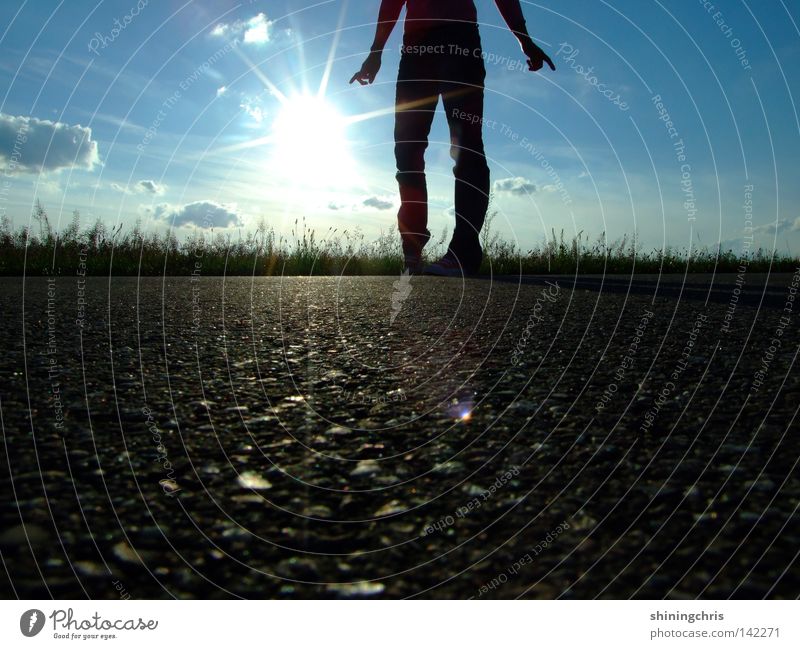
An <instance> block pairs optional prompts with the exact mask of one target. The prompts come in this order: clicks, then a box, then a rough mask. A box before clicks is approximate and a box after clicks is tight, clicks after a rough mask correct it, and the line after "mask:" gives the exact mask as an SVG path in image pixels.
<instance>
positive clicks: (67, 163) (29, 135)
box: [0, 113, 100, 173]
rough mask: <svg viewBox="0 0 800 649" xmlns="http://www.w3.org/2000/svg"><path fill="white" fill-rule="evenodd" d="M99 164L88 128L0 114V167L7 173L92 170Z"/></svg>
mask: <svg viewBox="0 0 800 649" xmlns="http://www.w3.org/2000/svg"><path fill="white" fill-rule="evenodd" d="M99 163H100V157H99V155H98V151H97V142H96V141H94V140H92V129H91V128H89V127H86V126H80V125H75V126H72V125H70V124H65V123H63V122H51V121H50V120H47V119H38V118H36V117H27V116H19V117H17V116H14V115H6V114H4V113H0V169H4V170H5V171H6V172H7V173H14V172H15V171H19V172H22V173H40V172H48V171H60V170H61V169H69V168H80V169H88V170H90V171H91V170H92V169H93V168H94V166H95V165H96V164H99Z"/></svg>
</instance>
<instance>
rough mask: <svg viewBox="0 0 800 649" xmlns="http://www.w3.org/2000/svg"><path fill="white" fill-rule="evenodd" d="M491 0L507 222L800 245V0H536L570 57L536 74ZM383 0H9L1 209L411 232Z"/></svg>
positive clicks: (445, 174)
mask: <svg viewBox="0 0 800 649" xmlns="http://www.w3.org/2000/svg"><path fill="white" fill-rule="evenodd" d="M475 3H476V5H477V8H478V14H479V20H480V22H481V35H482V42H483V49H484V52H485V55H486V56H487V61H486V68H487V77H486V110H485V116H484V117H485V120H487V121H486V124H485V127H484V135H485V143H486V151H487V156H488V158H489V161H490V167H491V170H492V180H493V183H494V185H493V198H492V201H493V202H492V209H493V210H496V212H497V217H496V219H495V226H496V228H497V229H498V230H499V231H500V232H501V234H502V235H503V236H504V237H506V238H508V239H516V240H517V241H518V242H519V244H520V245H521V246H522V247H523V248H526V247H530V246H532V245H534V244H537V243H540V242H542V241H543V240H544V239H545V238H546V237H547V236H549V233H550V231H551V229H555V230H556V231H559V230H561V229H562V228H563V229H564V231H565V234H566V236H569V237H571V236H572V235H573V234H575V233H576V232H578V231H583V232H584V233H585V234H586V235H587V236H588V237H589V238H590V239H592V240H594V239H596V238H597V237H598V236H599V235H600V234H601V233H602V232H606V236H607V237H608V239H609V240H614V239H618V238H619V237H621V236H623V235H626V234H627V235H629V236H630V235H632V234H634V233H636V234H637V236H638V238H639V240H640V241H641V242H642V244H644V245H645V247H648V248H653V247H662V246H663V245H671V246H677V247H684V246H686V245H688V243H689V241H690V239H693V240H694V245H698V243H699V244H700V245H709V246H710V245H715V244H716V243H717V242H722V243H723V245H725V246H726V247H732V248H733V249H734V250H735V251H737V252H738V251H741V250H742V249H743V246H745V247H746V246H747V241H749V239H746V237H748V236H749V235H750V234H751V233H752V235H753V237H754V242H755V245H760V246H763V247H765V248H768V249H771V248H772V247H773V246H774V247H775V248H777V249H778V250H779V251H781V252H786V251H787V249H788V250H790V251H791V252H792V253H794V254H800V207H799V206H800V200H799V199H800V187H799V185H800V183H798V182H797V179H798V177H797V170H798V169H800V165H798V151H800V122H798V112H797V106H796V99H795V96H794V95H793V91H794V90H795V89H797V88H800V78H798V77H799V76H800V65H799V64H800V31H798V23H800V4H799V3H798V2H796V1H795V0H791V1H789V0H764V1H763V2H755V1H753V0H748V1H746V2H745V1H741V0H740V1H735V0H719V1H718V2H707V1H706V0H683V1H681V2H657V1H651V0H608V1H603V0H571V1H570V2H563V1H556V0H548V1H544V2H537V3H529V2H523V8H524V11H525V15H526V17H527V22H528V28H529V30H530V32H531V34H532V36H533V37H534V39H535V40H536V41H537V42H538V43H539V44H540V45H542V47H543V48H544V49H545V50H546V51H547V52H548V53H549V54H550V55H551V57H552V58H553V61H554V62H555V64H556V66H557V71H556V72H554V73H553V72H550V71H549V70H548V71H545V72H541V73H536V74H534V73H531V72H528V71H527V69H523V68H522V65H521V63H522V61H523V58H522V55H521V52H520V50H519V47H518V45H517V43H516V41H515V39H514V38H513V37H512V35H511V34H510V32H508V30H507V29H506V28H505V26H504V25H503V23H502V19H501V17H500V15H499V13H498V11H497V9H496V7H495V4H494V2H493V0H475ZM137 4H138V6H137ZM378 6H379V2H378V0H351V1H350V2H346V1H345V0H331V1H328V2H325V1H322V2H320V1H317V2H313V1H311V0H293V1H289V0H269V1H265V2H260V1H253V2H248V1H244V2H233V1H232V0H213V1H212V0H197V1H191V2H187V1H185V0H159V1H158V2H156V0H150V1H149V2H146V1H145V0H105V1H102V2H101V1H95V0H69V1H64V2H58V1H57V0H35V1H33V0H28V1H27V2H23V1H21V0H5V1H4V2H3V3H2V4H1V5H0V26H6V27H0V29H4V30H5V31H4V32H0V36H1V37H2V52H3V56H2V58H0V88H5V89H6V90H5V92H2V91H0V101H1V102H2V103H1V104H0V169H2V172H0V181H2V182H0V213H2V214H6V215H7V216H8V217H9V218H10V219H11V220H12V222H13V224H14V226H15V227H19V226H22V225H25V224H27V223H28V214H29V212H30V208H31V205H32V203H33V201H34V199H35V198H36V197H38V198H40V199H41V200H42V201H43V203H44V204H45V206H46V207H47V208H48V211H49V213H50V215H51V218H53V220H54V221H58V220H59V218H61V219H62V225H64V224H66V221H67V220H68V219H69V218H70V213H71V211H72V210H73V209H76V208H77V209H79V210H80V211H81V213H82V214H83V215H84V218H85V219H86V220H90V219H93V218H95V217H98V216H99V217H101V218H103V219H104V220H105V221H106V222H107V223H108V224H109V225H114V224H116V223H118V222H122V223H123V224H124V227H131V226H132V225H133V223H134V222H135V221H136V219H137V218H139V219H141V222H142V225H143V226H144V227H145V228H147V229H156V230H160V231H163V230H164V229H165V228H167V227H174V228H175V229H176V232H177V233H178V234H179V235H181V234H183V233H188V232H190V231H192V230H194V229H195V228H205V229H208V228H210V227H211V226H214V229H215V231H225V229H226V228H227V229H229V230H230V231H231V232H234V233H235V232H236V231H237V230H238V229H239V228H241V229H252V228H255V227H256V226H257V224H258V222H259V221H260V220H261V219H263V220H264V221H265V222H266V224H267V225H268V226H272V227H274V228H275V229H276V230H278V231H280V232H288V231H289V230H290V228H291V224H293V223H294V220H295V219H296V218H298V217H303V216H304V217H305V218H306V222H307V223H308V224H309V225H310V226H312V227H313V228H314V229H316V230H318V231H321V232H324V231H327V230H328V228H332V227H333V228H338V229H339V230H342V229H347V230H351V231H352V230H354V229H355V228H359V229H360V230H361V231H362V232H363V233H364V234H365V235H366V237H367V238H371V237H372V236H374V235H377V234H378V233H380V232H381V231H383V232H387V231H393V230H394V228H395V213H396V208H397V191H396V184H395V179H394V171H395V169H394V156H393V141H392V127H393V100H394V83H395V79H396V73H397V66H398V62H399V46H400V42H401V32H402V22H401V23H399V24H398V26H397V28H396V29H395V32H394V34H393V35H392V38H391V39H390V41H389V45H388V47H387V49H386V52H385V53H384V57H383V67H382V70H381V72H380V74H379V76H378V78H377V80H376V82H375V84H374V85H372V86H367V87H360V86H358V85H357V84H353V85H349V84H348V81H349V79H350V77H351V76H352V74H353V73H354V72H355V71H356V70H357V69H358V68H359V67H360V64H361V61H362V59H363V57H364V55H365V52H366V50H367V49H368V47H369V45H370V43H371V41H372V36H373V32H374V22H375V20H376V17H377V10H378ZM115 20H118V21H119V23H115ZM401 20H402V18H401ZM118 25H123V28H122V29H119V27H118ZM590 68H591V69H590ZM320 89H322V92H321V93H320ZM604 93H605V94H604ZM318 95H321V96H322V97H324V99H322V100H320V99H318V98H317V99H314V97H316V96H318ZM658 96H660V101H659V100H658ZM654 98H656V99H654ZM439 110H440V114H439V115H438V116H437V118H436V120H435V124H434V129H433V132H432V134H431V145H430V147H429V149H428V153H427V158H426V160H427V168H428V175H429V194H430V199H431V210H430V213H431V215H430V219H431V224H430V228H431V230H432V231H433V232H434V233H437V234H438V233H439V232H441V230H442V229H443V228H445V227H448V226H450V227H452V225H451V224H452V218H453V217H452V213H451V211H450V210H451V208H452V190H453V188H452V183H453V181H452V173H451V169H452V161H451V159H450V157H449V136H448V132H447V127H446V122H445V116H444V113H443V112H442V110H443V109H442V108H441V104H440V108H439ZM311 115H313V116H316V117H317V119H316V122H315V124H314V125H313V127H312V128H310V129H303V128H302V125H303V124H305V123H307V122H306V121H304V120H305V117H306V116H311ZM667 117H669V120H670V121H671V123H672V124H671V129H670V126H669V125H668V124H667V122H666V120H667ZM22 136H24V138H25V141H24V142H23V141H21V137H22ZM748 186H752V190H751V191H748ZM750 201H752V208H751V207H750V206H749V202H750ZM746 202H748V206H747V207H746V206H745V203H746ZM750 228H752V230H751V229H750Z"/></svg>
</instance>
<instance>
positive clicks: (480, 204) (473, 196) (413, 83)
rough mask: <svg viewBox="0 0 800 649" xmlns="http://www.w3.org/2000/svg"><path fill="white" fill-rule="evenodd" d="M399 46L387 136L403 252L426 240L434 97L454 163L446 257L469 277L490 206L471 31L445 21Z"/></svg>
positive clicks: (479, 77) (476, 38)
mask: <svg viewBox="0 0 800 649" xmlns="http://www.w3.org/2000/svg"><path fill="white" fill-rule="evenodd" d="M403 47H404V49H403V52H402V54H401V57H400V68H399V70H398V75H397V94H396V102H395V103H396V106H395V130H394V138H395V158H396V161H397V176H396V177H397V182H398V185H399V187H400V202H401V205H400V211H399V213H398V223H399V227H400V235H401V238H402V241H403V251H404V252H405V253H406V254H418V253H419V252H420V251H421V250H422V248H423V247H424V246H425V244H426V243H427V242H428V240H429V239H430V232H429V231H428V227H427V225H428V191H427V184H426V181H425V149H426V148H427V146H428V135H429V134H430V130H431V124H432V123H433V117H434V114H435V112H436V107H437V105H438V102H439V96H440V95H441V97H442V103H443V104H444V109H445V114H446V115H447V123H448V125H449V127H450V142H451V146H450V155H451V157H452V158H453V160H454V161H455V166H454V167H453V173H454V174H455V212H456V225H455V230H454V231H453V238H452V239H451V241H450V245H449V249H448V252H449V253H451V254H452V255H454V256H455V257H456V258H457V259H458V261H459V263H461V265H462V266H463V267H464V268H465V269H467V270H469V271H473V272H474V271H477V269H478V266H480V263H481V258H482V251H481V246H480V241H479V237H478V235H479V233H480V230H481V227H483V222H484V219H485V218H486V210H487V208H488V205H489V167H488V165H487V164H486V156H485V153H484V149H483V135H482V125H483V90H484V79H485V77H486V69H485V67H484V63H483V58H482V57H481V42H480V35H479V33H478V26H477V25H475V24H464V23H452V24H448V25H445V26H443V27H437V28H435V29H431V30H428V31H427V32H425V33H424V34H408V33H407V34H406V35H405V36H404V37H403Z"/></svg>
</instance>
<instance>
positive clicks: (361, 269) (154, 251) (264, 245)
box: [0, 203, 798, 276]
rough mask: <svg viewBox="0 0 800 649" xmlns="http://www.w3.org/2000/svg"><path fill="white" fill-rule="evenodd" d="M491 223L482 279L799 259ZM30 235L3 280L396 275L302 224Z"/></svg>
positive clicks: (384, 254) (378, 258)
mask: <svg viewBox="0 0 800 649" xmlns="http://www.w3.org/2000/svg"><path fill="white" fill-rule="evenodd" d="M493 218H494V214H490V215H489V217H488V218H487V222H486V225H485V227H484V229H483V231H482V233H481V239H482V244H483V249H484V261H483V265H482V267H481V272H482V273H483V274H487V275H488V274H493V275H517V274H574V273H581V274H601V273H625V274H633V273H683V272H693V273H702V272H712V271H715V272H737V271H740V270H741V269H742V268H743V267H747V269H748V270H750V271H752V272H766V271H768V270H769V271H772V272H780V271H792V270H794V269H795V268H796V267H797V265H798V259H797V258H796V257H791V256H789V255H785V254H782V253H777V252H774V251H765V250H763V249H757V250H754V251H751V252H750V253H749V254H746V255H743V254H742V253H741V252H737V251H733V250H723V249H721V248H719V247H717V248H696V249H692V250H688V249H674V248H669V247H668V248H665V249H658V250H649V251H648V250H643V249H641V247H640V246H639V244H638V242H637V241H636V238H635V237H623V238H622V239H620V240H617V241H614V242H609V241H608V240H607V238H606V237H605V235H604V234H601V235H600V236H599V237H598V238H597V239H596V240H595V241H594V242H590V240H589V239H588V238H586V237H585V236H584V235H583V234H582V233H578V234H577V235H576V236H574V237H572V239H565V237H564V231H563V230H562V231H561V232H560V233H558V234H557V233H556V232H555V231H552V232H551V235H550V236H549V237H548V238H547V242H546V243H544V244H542V245H540V246H537V247H534V248H532V249H529V250H523V249H520V248H519V247H518V246H517V245H515V244H513V243H509V242H507V241H503V240H502V239H500V237H499V236H498V234H497V233H496V232H495V231H493V229H492V220H493ZM33 223H34V226H33V227H31V228H22V229H20V230H18V231H16V232H15V231H12V229H11V227H10V223H9V221H8V219H7V218H4V219H3V222H2V224H0V275H5V276H10V275H23V274H24V275H43V274H49V275H74V274H75V273H76V272H80V273H81V274H86V275H121V276H123V275H128V276H131V275H134V276H136V275H145V276H152V275H174V276H178V275H191V274H193V273H194V274H197V275H206V276H211V275H257V276H264V275H266V276H269V275H340V274H342V275H394V274H397V273H399V272H400V271H401V269H402V253H401V250H400V240H399V236H398V235H397V234H396V233H395V232H391V233H385V234H383V235H381V236H380V237H378V239H376V240H374V241H366V240H365V238H364V235H363V234H362V233H360V232H359V231H354V232H351V231H347V230H343V231H338V230H337V229H333V228H331V229H329V230H328V231H327V232H325V233H324V234H323V235H322V236H320V235H319V234H318V233H317V232H315V231H314V230H313V229H311V228H309V227H308V225H307V224H306V223H305V221H304V220H303V221H299V222H298V221H295V225H294V228H293V229H292V233H291V236H289V237H280V236H278V235H276V233H275V231H274V230H272V229H269V228H267V227H266V226H264V225H261V226H260V227H259V228H257V229H256V230H255V231H251V232H247V233H241V232H240V233H239V234H238V236H236V237H233V236H231V235H230V234H228V233H226V234H222V233H214V231H213V230H212V231H211V232H210V233H207V234H206V233H200V232H198V233H197V234H193V235H190V236H188V237H186V238H185V239H184V240H179V239H178V238H177V236H176V235H175V234H174V233H173V232H169V233H166V234H157V233H154V232H151V233H146V232H143V231H142V229H141V228H140V227H139V225H138V224H137V225H135V226H134V227H133V228H132V229H130V230H128V231H125V229H124V227H123V225H122V224H120V226H119V227H117V228H114V229H112V230H109V229H107V228H106V226H105V225H104V224H103V222H102V221H101V220H99V219H98V220H97V221H96V222H95V223H94V224H93V225H91V226H90V227H88V228H84V229H82V228H81V219H80V214H79V213H78V212H74V213H73V218H72V222H71V223H70V225H69V226H68V227H67V228H65V229H64V230H63V231H61V232H56V231H55V230H54V229H53V228H52V227H51V225H50V221H49V218H48V216H47V212H46V211H45V209H44V207H43V206H42V205H41V204H39V203H37V205H36V208H35V209H34V212H33ZM447 239H448V236H447V233H446V232H444V233H442V235H441V236H440V237H439V238H438V239H436V240H432V241H431V242H430V244H429V245H428V247H427V248H426V257H427V258H428V259H431V260H432V259H436V258H438V257H439V256H441V255H442V254H443V253H444V251H445V250H446V242H447Z"/></svg>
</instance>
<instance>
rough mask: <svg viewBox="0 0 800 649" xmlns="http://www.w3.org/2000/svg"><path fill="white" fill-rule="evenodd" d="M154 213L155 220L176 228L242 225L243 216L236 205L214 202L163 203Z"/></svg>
mask: <svg viewBox="0 0 800 649" xmlns="http://www.w3.org/2000/svg"><path fill="white" fill-rule="evenodd" d="M152 213H153V215H154V216H155V218H157V219H161V220H162V221H165V222H167V223H169V224H172V225H174V226H175V227H181V226H184V225H194V226H197V227H198V228H204V229H210V228H227V227H231V226H237V225H242V216H241V214H239V212H238V209H237V207H236V205H222V204H219V203H215V202H214V201H196V202H194V203H189V204H188V205H183V206H175V205H170V204H169V203H161V204H160V205H156V207H155V209H154V210H152Z"/></svg>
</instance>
